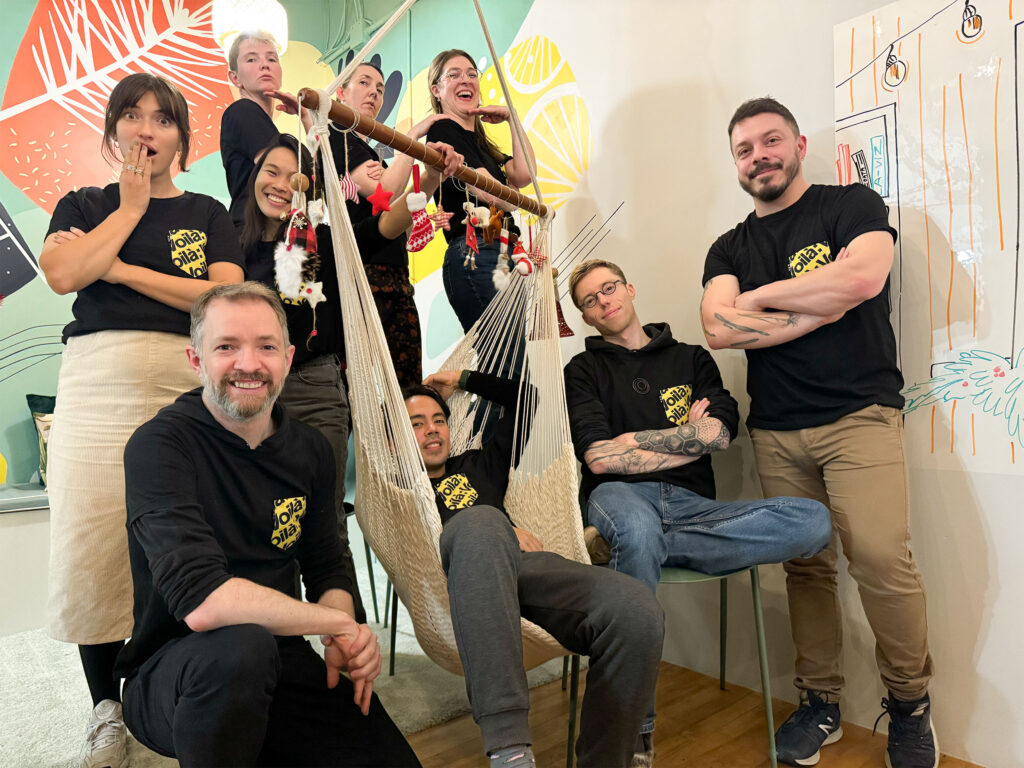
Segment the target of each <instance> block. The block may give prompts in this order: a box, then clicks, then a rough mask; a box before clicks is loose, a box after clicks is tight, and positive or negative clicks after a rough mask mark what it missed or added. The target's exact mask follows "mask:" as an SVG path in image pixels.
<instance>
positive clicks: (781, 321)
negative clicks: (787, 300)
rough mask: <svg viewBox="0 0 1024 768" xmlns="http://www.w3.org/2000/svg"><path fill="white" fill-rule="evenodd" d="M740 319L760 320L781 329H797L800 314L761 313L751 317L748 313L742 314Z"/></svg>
mask: <svg viewBox="0 0 1024 768" xmlns="http://www.w3.org/2000/svg"><path fill="white" fill-rule="evenodd" d="M739 316H740V317H748V318H750V319H751V320H760V321H761V322H762V323H771V324H773V325H777V326H779V327H781V328H785V327H787V326H793V327H796V325H797V319H798V318H799V317H800V313H799V312H759V313H757V314H756V315H751V314H748V313H746V312H740V313H739Z"/></svg>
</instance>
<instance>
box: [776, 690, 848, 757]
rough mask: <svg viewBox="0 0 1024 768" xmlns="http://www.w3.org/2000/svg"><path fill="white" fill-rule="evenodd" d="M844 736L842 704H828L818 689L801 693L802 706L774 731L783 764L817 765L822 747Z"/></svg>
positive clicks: (777, 753)
mask: <svg viewBox="0 0 1024 768" xmlns="http://www.w3.org/2000/svg"><path fill="white" fill-rule="evenodd" d="M841 738H843V726H842V725H840V723H839V705H838V704H829V703H827V702H826V701H825V699H824V698H822V696H821V694H819V693H817V692H816V691H801V692H800V708H799V709H797V710H796V712H794V713H793V714H791V715H790V716H789V717H788V718H787V719H786V722H784V723H783V724H782V726H781V727H780V728H779V730H778V731H776V732H775V753H776V755H777V756H778V758H779V762H780V763H787V764H788V765H817V763H818V760H820V759H821V748H822V747H824V746H826V745H828V744H835V743H836V742H837V741H839V740H840V739H841Z"/></svg>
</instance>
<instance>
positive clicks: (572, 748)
mask: <svg viewBox="0 0 1024 768" xmlns="http://www.w3.org/2000/svg"><path fill="white" fill-rule="evenodd" d="M566 658H568V657H566ZM569 685H570V687H569V741H568V743H567V744H566V746H565V768H572V767H573V763H575V761H576V702H577V699H578V697H579V692H580V657H579V655H578V654H575V653H574V654H573V655H572V680H571V682H570V684H569Z"/></svg>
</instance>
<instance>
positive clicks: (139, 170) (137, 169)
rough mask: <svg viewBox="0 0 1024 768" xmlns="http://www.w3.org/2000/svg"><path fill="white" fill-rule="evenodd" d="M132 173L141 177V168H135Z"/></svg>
mask: <svg viewBox="0 0 1024 768" xmlns="http://www.w3.org/2000/svg"><path fill="white" fill-rule="evenodd" d="M134 172H135V173H137V174H138V175H139V176H141V175H142V169H141V168H135V169H134Z"/></svg>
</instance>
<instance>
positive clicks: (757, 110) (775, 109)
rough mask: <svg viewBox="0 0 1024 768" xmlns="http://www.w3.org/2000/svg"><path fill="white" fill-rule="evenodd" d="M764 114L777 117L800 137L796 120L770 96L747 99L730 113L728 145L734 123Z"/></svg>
mask: <svg viewBox="0 0 1024 768" xmlns="http://www.w3.org/2000/svg"><path fill="white" fill-rule="evenodd" d="M765 113H769V114H772V115H778V116H779V117H781V118H782V119H783V120H785V121H786V123H788V124H789V127H790V128H792V129H793V133H794V134H796V135H797V136H799V135H800V126H798V125H797V124H796V118H795V117H793V113H792V112H790V111H789V110H788V109H786V107H785V106H784V105H782V104H781V103H779V102H778V101H776V100H775V99H773V98H772V97H771V96H760V97H758V98H756V99H747V100H746V101H744V102H743V103H742V104H740V105H739V106H738V107H736V111H735V112H733V113H732V120H730V121H729V131H728V134H729V141H730V143H731V142H732V129H733V128H735V127H736V123H739V122H742V121H744V120H746V119H747V118H748V117H754V115H763V114H765Z"/></svg>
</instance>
